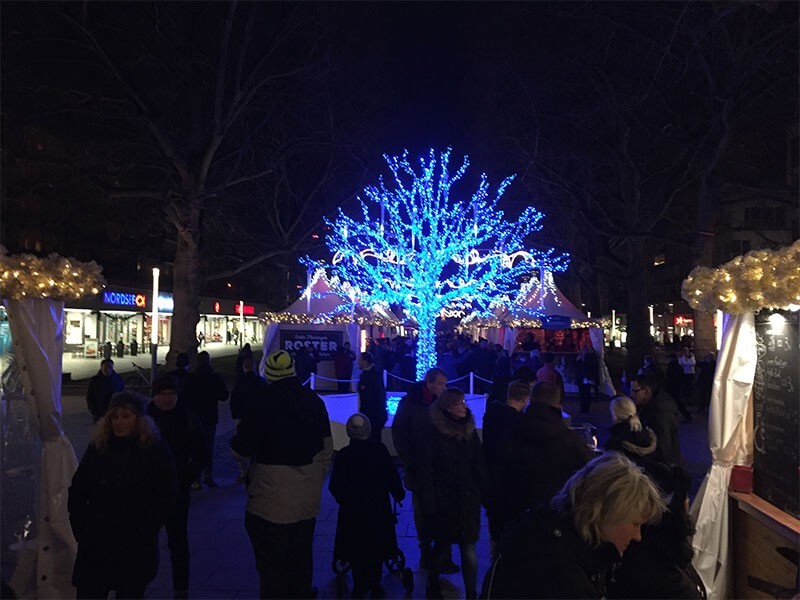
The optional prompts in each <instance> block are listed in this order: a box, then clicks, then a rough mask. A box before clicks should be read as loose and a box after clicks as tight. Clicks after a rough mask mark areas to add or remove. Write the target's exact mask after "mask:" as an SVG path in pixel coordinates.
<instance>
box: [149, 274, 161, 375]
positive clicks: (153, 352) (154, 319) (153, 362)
mask: <svg viewBox="0 0 800 600" xmlns="http://www.w3.org/2000/svg"><path fill="white" fill-rule="evenodd" d="M159 273H160V271H159V270H158V267H153V297H152V308H153V310H152V314H151V317H150V383H151V384H152V383H153V381H155V378H156V367H157V366H158V275H159Z"/></svg>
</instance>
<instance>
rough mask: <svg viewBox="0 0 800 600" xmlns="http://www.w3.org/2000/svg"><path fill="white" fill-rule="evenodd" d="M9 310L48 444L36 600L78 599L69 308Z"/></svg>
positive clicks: (25, 305)
mask: <svg viewBox="0 0 800 600" xmlns="http://www.w3.org/2000/svg"><path fill="white" fill-rule="evenodd" d="M6 308H7V309H8V317H9V326H10V329H11V335H12V338H13V343H14V354H15V357H16V360H17V362H18V365H19V368H20V370H21V371H22V379H23V385H24V388H25V397H26V400H27V401H28V404H29V406H30V408H31V411H30V412H31V414H32V415H34V422H35V428H36V430H37V433H38V435H39V437H40V438H41V441H42V455H41V482H40V483H41V495H40V498H41V502H40V506H39V514H38V522H37V525H38V527H37V531H38V537H37V539H36V542H37V544H36V547H37V554H36V582H37V589H36V597H37V598H74V597H75V589H74V588H73V587H72V584H71V579H72V568H73V565H74V563H75V555H76V552H77V542H76V541H75V538H74V537H73V535H72V528H71V527H70V524H69V514H68V512H67V496H68V491H69V485H70V483H71V481H72V475H73V474H74V473H75V470H76V468H77V465H78V462H77V459H76V457H75V451H74V449H73V448H72V444H71V443H70V441H69V440H68V439H67V437H66V436H65V435H64V430H63V427H62V424H61V417H62V412H61V357H62V348H63V341H64V340H63V322H64V303H63V302H60V301H53V300H44V299H31V300H6ZM18 591H19V592H21V593H25V592H27V590H18Z"/></svg>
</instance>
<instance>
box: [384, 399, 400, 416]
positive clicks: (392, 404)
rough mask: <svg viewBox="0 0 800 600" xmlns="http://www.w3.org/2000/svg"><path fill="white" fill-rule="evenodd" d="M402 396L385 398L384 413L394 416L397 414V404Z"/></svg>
mask: <svg viewBox="0 0 800 600" xmlns="http://www.w3.org/2000/svg"><path fill="white" fill-rule="evenodd" d="M401 398H402V396H387V397H386V412H388V413H389V414H390V415H392V416H394V414H395V413H396V412H397V403H398V402H400V399H401Z"/></svg>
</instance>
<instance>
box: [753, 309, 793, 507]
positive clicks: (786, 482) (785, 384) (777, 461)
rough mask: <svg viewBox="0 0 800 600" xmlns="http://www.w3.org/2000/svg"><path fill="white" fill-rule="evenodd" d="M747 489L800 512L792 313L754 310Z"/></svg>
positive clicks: (776, 504) (777, 504)
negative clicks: (751, 435) (755, 359)
mask: <svg viewBox="0 0 800 600" xmlns="http://www.w3.org/2000/svg"><path fill="white" fill-rule="evenodd" d="M756 345H757V348H758V362H757V364H756V375H755V380H754V383H753V416H754V425H755V431H754V446H755V447H754V455H753V492H754V493H755V494H756V495H757V496H759V497H761V498H763V499H764V500H766V501H767V502H769V503H770V504H774V505H775V506H777V507H778V508H780V509H781V510H783V511H785V512H787V513H790V514H792V515H794V516H795V517H798V518H800V435H799V434H798V433H799V432H800V336H798V313H797V312H789V311H772V310H762V311H761V312H760V313H758V314H757V315H756Z"/></svg>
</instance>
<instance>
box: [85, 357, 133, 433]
mask: <svg viewBox="0 0 800 600" xmlns="http://www.w3.org/2000/svg"><path fill="white" fill-rule="evenodd" d="M124 388H125V382H124V381H123V380H122V377H120V376H119V374H118V373H117V372H116V371H114V361H113V360H111V359H110V358H104V359H103V360H102V361H100V369H99V370H98V371H97V374H96V375H94V376H93V377H92V378H91V379H90V380H89V389H87V390H86V407H87V408H88V409H89V413H91V415H92V420H93V421H94V422H95V423H97V422H98V421H99V420H100V418H101V417H102V416H103V415H105V414H106V411H107V410H108V404H109V402H111V396H113V395H114V394H116V393H117V392H121V391H122V390H123V389H124Z"/></svg>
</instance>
